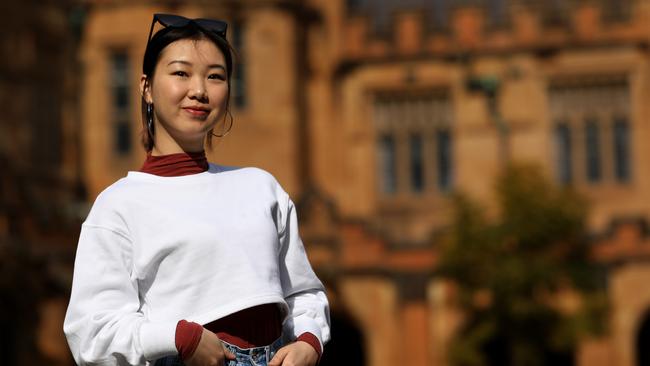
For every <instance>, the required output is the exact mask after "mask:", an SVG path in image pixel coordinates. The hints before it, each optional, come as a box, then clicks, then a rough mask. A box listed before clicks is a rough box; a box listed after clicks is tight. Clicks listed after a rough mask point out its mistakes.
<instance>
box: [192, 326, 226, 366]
mask: <svg viewBox="0 0 650 366" xmlns="http://www.w3.org/2000/svg"><path fill="white" fill-rule="evenodd" d="M226 359H228V360H234V359H235V355H234V354H233V353H232V352H230V350H228V348H226V347H224V345H223V343H221V341H220V340H219V337H217V335H216V334H214V333H212V332H211V331H209V330H207V329H203V333H202V334H201V340H200V341H199V345H198V346H196V349H195V350H194V353H193V354H192V356H190V358H188V359H187V360H185V361H183V362H184V363H185V365H186V366H223V365H225V361H226Z"/></svg>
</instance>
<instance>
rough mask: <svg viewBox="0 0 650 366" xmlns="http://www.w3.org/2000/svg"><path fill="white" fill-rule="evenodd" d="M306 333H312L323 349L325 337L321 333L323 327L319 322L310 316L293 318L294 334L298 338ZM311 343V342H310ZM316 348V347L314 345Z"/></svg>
mask: <svg viewBox="0 0 650 366" xmlns="http://www.w3.org/2000/svg"><path fill="white" fill-rule="evenodd" d="M305 333H311V335H313V336H314V338H316V340H318V346H319V348H320V349H321V352H322V350H323V338H322V335H321V328H320V327H319V326H318V323H316V321H315V320H314V319H312V318H309V317H296V318H293V334H294V337H296V339H297V338H298V337H300V336H302V335H303V334H305ZM308 343H309V342H308ZM314 348H315V347H314Z"/></svg>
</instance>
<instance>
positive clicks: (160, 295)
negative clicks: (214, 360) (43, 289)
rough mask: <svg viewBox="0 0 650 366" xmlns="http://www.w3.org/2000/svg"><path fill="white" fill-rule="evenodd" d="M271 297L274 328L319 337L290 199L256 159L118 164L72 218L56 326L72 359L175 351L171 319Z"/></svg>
mask: <svg viewBox="0 0 650 366" xmlns="http://www.w3.org/2000/svg"><path fill="white" fill-rule="evenodd" d="M266 303H277V304H279V305H280V306H281V307H282V308H283V310H284V312H285V314H287V317H286V318H285V321H284V324H283V328H284V329H283V332H284V333H285V336H288V337H289V338H295V337H297V336H298V335H300V334H302V333H304V332H310V333H313V334H314V335H316V337H318V339H319V341H320V342H321V347H322V346H323V344H324V343H325V342H327V341H328V340H329V337H330V332H329V307H328V302H327V298H326V296H325V293H324V290H323V286H322V284H321V282H320V281H319V280H318V278H317V277H316V275H315V274H314V272H313V270H312V268H311V266H310V265H309V262H308V260H307V256H306V254H305V250H304V247H303V244H302V242H301V240H300V237H299V235H298V223H297V219H296V210H295V208H294V205H293V202H292V201H291V199H290V198H289V196H288V195H287V193H286V192H284V190H283V189H282V188H281V187H280V185H279V184H278V182H277V181H276V180H275V179H274V178H273V176H271V175H270V174H268V173H267V172H265V171H263V170H260V169H256V168H225V167H222V166H217V165H213V164H210V168H209V170H208V171H206V172H203V173H199V174H194V175H186V176H178V177H160V176H156V175H151V174H147V173H141V172H129V173H128V175H127V176H126V177H125V178H122V179H120V180H119V181H117V182H116V183H114V184H113V185H111V186H110V187H108V188H107V189H106V190H105V191H103V192H102V193H101V194H100V195H99V196H98V197H97V200H96V201H95V203H94V205H93V208H92V210H91V212H90V214H89V215H88V218H87V219H86V221H85V222H84V223H83V225H82V229H81V235H80V237H79V246H78V248H77V256H76V259H75V268H74V279H73V284H72V294H71V298H70V304H69V306H68V310H67V313H66V317H65V322H64V326H63V328H64V331H65V334H66V336H67V339H68V344H69V345H70V349H71V351H72V354H73V356H74V359H75V361H76V362H77V363H78V364H79V365H144V364H148V361H153V360H156V359H158V358H161V357H164V356H169V355H175V354H177V350H176V345H175V331H176V324H177V322H178V321H179V320H181V319H186V320H188V321H194V322H197V323H199V324H207V323H209V322H211V321H213V320H216V319H219V318H222V317H224V316H226V315H229V314H232V313H234V312H237V311H239V310H242V309H245V308H249V307H251V306H255V305H261V304H266Z"/></svg>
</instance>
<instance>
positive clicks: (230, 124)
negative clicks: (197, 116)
mask: <svg viewBox="0 0 650 366" xmlns="http://www.w3.org/2000/svg"><path fill="white" fill-rule="evenodd" d="M226 112H227V115H228V116H229V117H230V123H229V124H228V129H227V130H226V131H225V132H224V133H222V134H220V135H217V134H215V133H214V132H212V136H215V137H224V136H226V135H227V134H228V132H230V130H231V129H232V124H233V121H234V118H232V114H231V113H230V110H227V111H226Z"/></svg>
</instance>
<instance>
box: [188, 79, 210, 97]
mask: <svg viewBox="0 0 650 366" xmlns="http://www.w3.org/2000/svg"><path fill="white" fill-rule="evenodd" d="M187 94H188V96H189V97H190V99H197V100H200V101H203V100H205V99H207V92H206V90H205V83H204V82H203V80H201V79H199V78H196V79H195V80H194V81H193V82H192V83H191V85H190V90H189V91H188V93H187Z"/></svg>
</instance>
